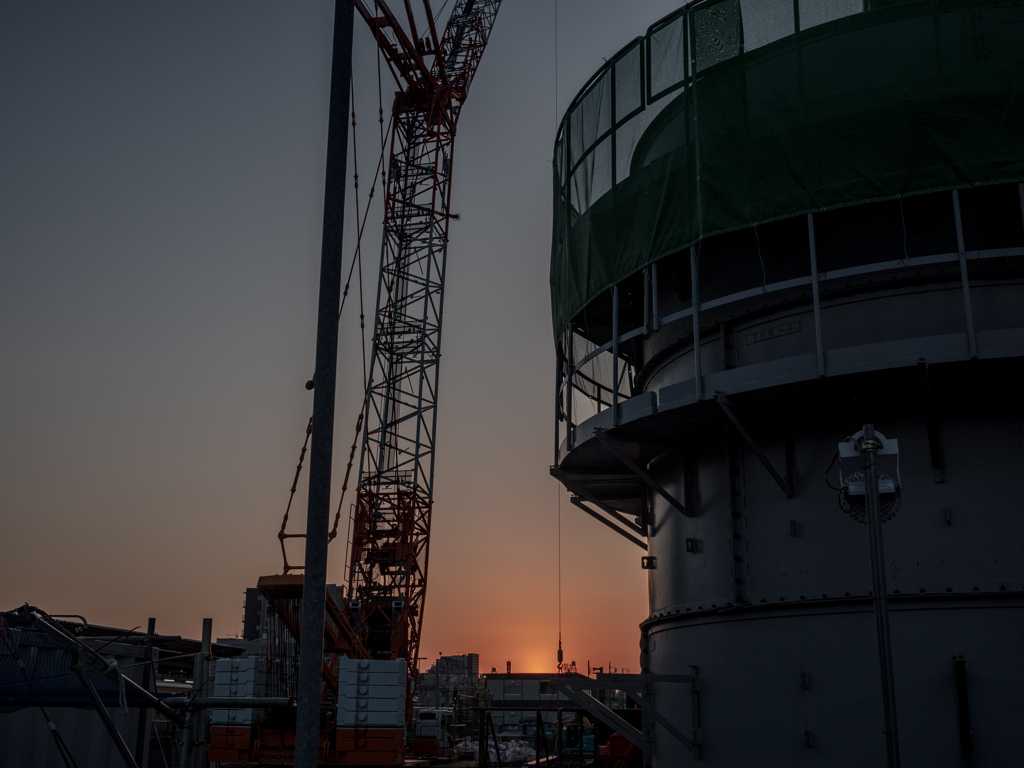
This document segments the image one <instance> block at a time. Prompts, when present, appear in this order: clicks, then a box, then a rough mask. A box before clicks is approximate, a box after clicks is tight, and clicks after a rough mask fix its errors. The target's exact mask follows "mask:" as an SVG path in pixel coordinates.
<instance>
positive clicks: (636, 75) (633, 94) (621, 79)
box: [615, 43, 643, 122]
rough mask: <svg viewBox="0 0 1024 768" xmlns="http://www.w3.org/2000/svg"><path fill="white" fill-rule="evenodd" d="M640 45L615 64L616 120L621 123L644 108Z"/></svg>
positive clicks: (631, 49)
mask: <svg viewBox="0 0 1024 768" xmlns="http://www.w3.org/2000/svg"><path fill="white" fill-rule="evenodd" d="M641 50H642V47H641V45H640V43H637V44H636V45H635V46H633V47H632V48H630V49H629V51H628V52H626V53H625V54H624V55H623V56H622V57H621V58H619V59H617V60H616V62H615V120H616V121H617V122H618V121H621V120H622V119H623V118H625V117H626V116H627V115H629V114H630V113H632V112H635V111H636V110H637V109H639V108H640V107H642V106H643V93H642V88H641V87H642V85H643V83H642V81H641V79H640V72H641V68H640V64H641V58H640V52H641Z"/></svg>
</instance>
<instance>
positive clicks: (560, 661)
mask: <svg viewBox="0 0 1024 768" xmlns="http://www.w3.org/2000/svg"><path fill="white" fill-rule="evenodd" d="M554 6H555V24H554V27H555V135H556V136H557V135H558V0H555V2H554ZM555 171H556V173H557V172H558V169H557V168H556V169H555ZM571 392H572V389H571V387H570V394H571ZM555 399H556V400H557V398H555ZM555 459H556V461H557V459H558V457H557V456H556V457H555ZM555 486H556V488H557V494H558V497H557V498H558V673H559V674H562V672H563V669H564V666H565V665H564V663H563V659H564V657H563V655H562V488H561V486H560V484H559V482H558V481H557V480H555Z"/></svg>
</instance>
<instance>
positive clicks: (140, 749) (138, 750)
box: [135, 618, 156, 765]
mask: <svg viewBox="0 0 1024 768" xmlns="http://www.w3.org/2000/svg"><path fill="white" fill-rule="evenodd" d="M154 634H156V619H154V618H151V619H150V620H149V625H148V626H147V627H146V636H147V640H146V653H145V656H143V657H142V661H143V664H142V687H143V688H145V689H146V690H147V691H148V690H149V689H150V683H151V682H152V681H151V679H150V673H151V669H150V666H151V665H152V662H153V640H152V637H153V635H154ZM138 713H139V726H138V728H137V729H136V732H135V762H137V763H138V764H139V765H147V764H148V763H149V761H148V760H147V758H148V757H149V749H148V746H149V738H148V737H149V728H148V725H149V723H150V717H151V715H150V711H149V707H139V709H138Z"/></svg>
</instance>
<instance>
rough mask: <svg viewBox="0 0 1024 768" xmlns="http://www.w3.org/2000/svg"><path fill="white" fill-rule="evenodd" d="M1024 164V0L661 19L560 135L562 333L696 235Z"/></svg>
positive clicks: (885, 3)
mask: <svg viewBox="0 0 1024 768" xmlns="http://www.w3.org/2000/svg"><path fill="white" fill-rule="evenodd" d="M1022 178H1024V0H798V2H797V3H794V2H793V0H720V1H719V2H706V3H702V4H700V5H697V6H695V7H693V8H691V9H689V10H681V11H680V12H678V13H677V14H675V15H673V16H671V17H669V18H668V19H666V20H664V21H663V22H660V23H659V24H658V25H657V26H655V27H653V28H652V29H651V30H649V31H648V33H647V35H646V36H644V37H643V38H641V39H640V40H638V41H636V42H635V43H633V44H631V45H630V46H629V47H627V48H626V49H624V50H623V51H621V52H620V53H619V54H618V55H617V56H616V57H615V58H614V59H613V60H612V61H611V62H610V63H609V64H608V66H606V67H605V68H604V69H603V70H602V71H601V72H599V73H598V74H597V75H596V76H595V77H594V79H593V80H592V81H591V83H590V84H589V85H588V87H587V88H586V89H585V90H584V91H583V93H581V95H580V96H578V97H577V99H576V100H575V101H574V103H573V105H572V106H571V107H570V109H569V111H568V112H567V114H566V117H565V119H564V120H563V122H562V126H561V129H560V132H559V138H558V141H557V143H556V146H555V175H554V197H555V200H554V223H553V236H552V256H551V300H552V313H553V322H554V329H555V338H556V339H558V338H559V337H560V336H561V334H562V333H563V332H564V329H565V325H566V323H567V322H568V321H569V320H570V319H571V318H572V317H574V316H575V315H576V314H577V313H578V312H579V311H580V310H581V309H582V308H583V307H584V306H586V305H587V304H588V303H589V302H590V301H591V300H592V299H593V298H594V297H595V296H596V295H598V294H599V293H601V292H602V291H604V290H607V289H608V288H609V287H610V286H611V285H613V284H615V283H617V282H619V281H621V280H622V279H623V278H625V277H627V276H628V275H630V274H633V273H634V272H636V271H638V270H640V269H642V268H643V267H644V266H645V265H647V264H649V263H650V262H652V261H656V260H657V259H659V258H662V257H664V256H667V255H669V254H672V253H675V252H678V251H679V250H680V249H682V248H686V247H688V246H690V245H691V244H693V243H694V242H696V241H697V240H698V239H699V238H703V237H708V236H710V235H715V234H720V233H724V232H728V231H731V230H736V229H740V228H744V227H749V226H752V225H754V224H755V223H763V222H767V221H771V220H775V219H780V218H785V217H790V216H795V215H799V214H805V213H808V212H812V211H818V210H822V209H828V208H835V207H839V206H845V205H853V204H857V203H862V202H867V201H871V200H880V199H889V198H895V197H896V196H897V195H901V196H907V195H912V194H917V193H922V192H929V191H936V190H942V189H954V188H961V187H967V186H973V185H976V184H990V183H998V182H1003V181H1016V180H1019V179H1022Z"/></svg>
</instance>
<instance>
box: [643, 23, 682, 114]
mask: <svg viewBox="0 0 1024 768" xmlns="http://www.w3.org/2000/svg"><path fill="white" fill-rule="evenodd" d="M685 40H686V16H685V15H684V14H680V15H679V16H678V17H677V18H675V19H673V20H672V21H670V22H669V23H668V24H666V25H665V26H663V27H660V28H659V29H656V30H655V31H654V32H652V33H651V36H650V38H649V41H648V48H649V50H650V56H651V90H650V94H651V99H652V100H653V99H656V98H658V96H659V95H661V94H662V93H664V92H665V91H667V90H668V89H670V88H672V86H674V85H678V84H679V83H681V82H682V81H683V80H684V79H686V46H685Z"/></svg>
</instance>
